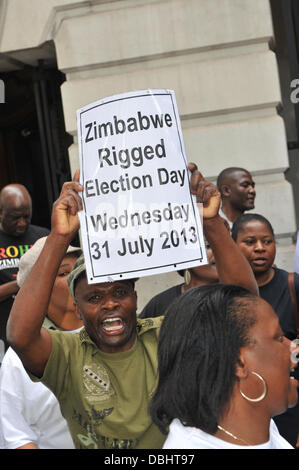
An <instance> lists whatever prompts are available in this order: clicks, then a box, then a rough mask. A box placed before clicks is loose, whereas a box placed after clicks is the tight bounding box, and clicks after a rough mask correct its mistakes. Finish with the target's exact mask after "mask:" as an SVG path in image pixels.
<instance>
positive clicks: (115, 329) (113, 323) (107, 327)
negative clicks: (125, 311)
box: [101, 317, 125, 334]
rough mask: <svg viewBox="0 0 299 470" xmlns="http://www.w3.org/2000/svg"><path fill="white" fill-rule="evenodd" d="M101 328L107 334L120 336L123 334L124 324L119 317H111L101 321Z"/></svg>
mask: <svg viewBox="0 0 299 470" xmlns="http://www.w3.org/2000/svg"><path fill="white" fill-rule="evenodd" d="M101 327H102V329H103V330H104V331H105V333H107V334H120V333H122V332H123V330H124V328H125V324H124V322H123V320H122V319H121V318H120V317H111V318H106V319H105V320H104V321H102V323H101Z"/></svg>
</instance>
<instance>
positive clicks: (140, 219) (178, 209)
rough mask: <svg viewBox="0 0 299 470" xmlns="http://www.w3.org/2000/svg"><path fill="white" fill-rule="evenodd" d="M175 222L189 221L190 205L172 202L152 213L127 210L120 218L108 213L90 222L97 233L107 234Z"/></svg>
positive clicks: (92, 218) (92, 217) (91, 218)
mask: <svg viewBox="0 0 299 470" xmlns="http://www.w3.org/2000/svg"><path fill="white" fill-rule="evenodd" d="M163 219H164V220H166V221H169V220H175V219H182V220H183V222H184V223H186V222H188V220H189V204H181V205H175V204H172V203H171V202H168V204H167V205H166V206H165V207H164V208H163V209H153V210H152V211H149V210H145V211H142V212H132V213H129V212H128V210H127V209H125V210H124V211H123V212H122V213H121V214H119V215H118V217H115V216H108V214H107V212H103V213H102V214H101V213H100V214H96V215H95V216H93V215H91V216H90V220H91V223H92V226H93V229H94V231H95V232H99V231H100V230H102V231H103V232H106V231H107V229H109V228H110V229H111V230H116V229H117V228H119V227H121V228H126V227H129V226H130V227H136V226H138V225H142V224H146V225H148V224H151V223H152V222H155V223H160V222H161V221H162V220H163Z"/></svg>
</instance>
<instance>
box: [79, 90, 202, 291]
mask: <svg viewBox="0 0 299 470" xmlns="http://www.w3.org/2000/svg"><path fill="white" fill-rule="evenodd" d="M77 122H78V142H79V151H80V174H81V183H82V185H83V188H84V190H83V194H82V200H83V207H84V210H83V211H82V212H81V214H80V222H81V235H82V244H83V251H84V256H85V261H86V271H87V275H88V282H90V283H94V282H107V281H112V280H118V279H128V278H132V277H141V276H146V275H150V274H158V273H163V272H167V271H173V270H178V269H184V268H187V267H192V266H199V265H200V264H204V263H206V252H205V246H204V241H203V234H202V226H201V219H200V215H199V211H198V208H197V205H196V203H195V201H194V197H193V196H192V195H191V193H190V188H189V171H188V165H187V159H186V155H185V149H184V144H183V136H182V130H181V126H180V119H179V114H178V109H177V105H176V100H175V95H174V92H173V91H170V90H145V91H140V92H132V93H127V94H123V95H116V96H112V97H109V98H106V99H103V100H99V101H96V102H95V103H91V104H90V105H87V106H85V107H84V108H82V109H80V110H78V111H77Z"/></svg>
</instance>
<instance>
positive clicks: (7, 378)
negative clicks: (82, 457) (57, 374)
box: [0, 330, 79, 449]
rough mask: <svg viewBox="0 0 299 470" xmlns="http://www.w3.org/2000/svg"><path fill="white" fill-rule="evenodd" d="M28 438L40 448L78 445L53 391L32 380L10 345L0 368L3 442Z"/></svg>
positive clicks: (13, 444) (12, 445) (7, 445)
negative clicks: (74, 441) (73, 438)
mask: <svg viewBox="0 0 299 470" xmlns="http://www.w3.org/2000/svg"><path fill="white" fill-rule="evenodd" d="M76 331H79V330H76ZM70 333H74V332H70ZM29 442H34V443H35V444H36V445H37V447H38V448H39V449H74V448H75V447H74V443H73V440H72V438H71V435H70V432H69V429H68V426H67V423H66V421H65V419H64V418H63V417H62V414H61V411H60V406H59V403H58V401H57V399H56V397H55V396H54V394H53V393H52V392H51V391H50V390H49V389H48V388H47V387H46V386H45V385H43V384H42V383H40V382H38V383H35V382H32V380H31V379H30V378H29V376H28V374H27V372H26V371H25V369H24V367H23V364H22V362H21V360H20V359H19V357H18V355H17V354H16V353H15V352H14V350H13V349H12V348H8V350H7V352H6V354H5V356H4V359H3V362H2V366H1V368H0V446H1V448H3V449H16V448H18V447H21V446H23V445H25V444H28V443H29Z"/></svg>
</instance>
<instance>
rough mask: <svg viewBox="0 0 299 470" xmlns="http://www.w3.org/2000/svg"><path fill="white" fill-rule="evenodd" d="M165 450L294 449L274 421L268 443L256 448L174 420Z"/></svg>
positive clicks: (271, 424) (271, 423)
mask: <svg viewBox="0 0 299 470" xmlns="http://www.w3.org/2000/svg"><path fill="white" fill-rule="evenodd" d="M163 449H293V447H292V446H291V444H289V442H287V441H286V440H285V439H284V438H283V437H282V436H281V435H280V434H279V432H278V429H277V426H276V424H275V423H274V421H273V420H271V422H270V438H269V441H268V442H265V443H264V444H259V445H256V446H242V445H238V444H232V443H230V442H226V441H224V440H222V439H219V438H218V437H215V436H212V435H211V434H208V433H206V432H204V431H201V430H200V429H198V428H192V427H188V426H184V425H183V424H182V423H181V422H180V421H179V420H178V419H174V420H173V421H172V422H171V424H170V427H169V434H168V437H167V439H166V441H165V443H164V446H163Z"/></svg>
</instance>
